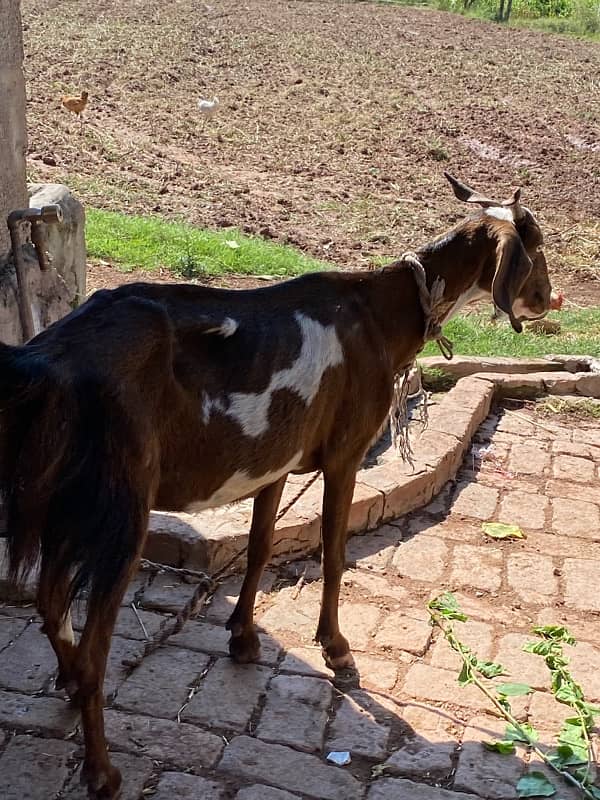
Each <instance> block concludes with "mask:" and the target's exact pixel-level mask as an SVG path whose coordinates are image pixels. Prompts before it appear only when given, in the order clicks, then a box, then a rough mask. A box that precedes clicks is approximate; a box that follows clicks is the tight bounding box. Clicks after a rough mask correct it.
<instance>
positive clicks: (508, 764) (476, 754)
mask: <svg viewBox="0 0 600 800" xmlns="http://www.w3.org/2000/svg"><path fill="white" fill-rule="evenodd" d="M505 729H506V723H505V722H504V720H500V719H496V718H494V717H488V716H480V717H476V718H475V719H472V720H471V721H470V723H469V727H468V728H467V729H466V730H465V733H464V737H463V741H462V747H461V751H460V754H459V757H458V766H457V768H456V774H455V776H454V788H455V789H459V790H460V791H463V792H476V793H477V794H480V795H481V796H482V797H485V798H489V800H512V798H516V797H517V790H516V783H517V781H518V780H519V778H520V777H521V774H522V773H523V771H524V763H523V761H522V760H521V756H522V750H521V748H519V749H518V751H517V754H515V755H501V754H500V753H494V752H490V751H489V750H486V748H485V747H484V746H483V744H482V742H484V741H493V740H495V739H502V738H504V731H505Z"/></svg>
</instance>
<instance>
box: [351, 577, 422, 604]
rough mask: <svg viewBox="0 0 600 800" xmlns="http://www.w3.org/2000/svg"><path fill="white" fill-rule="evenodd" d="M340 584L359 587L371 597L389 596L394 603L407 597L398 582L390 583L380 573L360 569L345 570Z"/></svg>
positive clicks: (406, 593)
mask: <svg viewBox="0 0 600 800" xmlns="http://www.w3.org/2000/svg"><path fill="white" fill-rule="evenodd" d="M342 585H343V586H344V587H345V586H356V587H360V589H364V590H366V592H367V594H368V595H371V596H373V597H391V598H392V599H393V600H395V601H396V603H401V602H402V601H404V600H406V599H408V592H407V591H406V589H404V588H403V587H402V586H398V582H396V583H392V582H391V581H389V580H388V579H387V578H385V577H383V576H382V575H377V574H376V573H373V572H366V571H365V570H361V569H353V570H347V571H346V572H345V573H344V577H343V578H342Z"/></svg>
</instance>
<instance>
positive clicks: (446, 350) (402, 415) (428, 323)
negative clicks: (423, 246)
mask: <svg viewBox="0 0 600 800" xmlns="http://www.w3.org/2000/svg"><path fill="white" fill-rule="evenodd" d="M400 262H401V263H403V264H406V265H408V266H409V267H410V268H411V269H412V271H413V275H414V276H415V281H416V284H417V289H418V291H419V301H420V303H421V308H422V309H423V316H424V317H425V331H424V335H423V338H424V340H425V342H430V341H435V342H437V345H438V347H439V348H440V352H441V354H442V355H443V356H444V358H445V359H447V360H448V361H450V359H451V358H452V355H453V352H452V342H451V341H450V340H449V339H448V338H446V336H444V334H443V333H442V323H441V321H440V320H441V315H442V305H443V302H444V287H445V281H444V279H443V278H440V277H439V276H438V277H437V278H436V279H435V280H434V282H433V284H432V287H431V291H430V290H429V289H428V288H427V276H426V275H425V269H424V268H423V265H422V264H421V262H420V261H419V259H418V257H417V255H416V253H412V252H408V253H404V254H403V255H402V256H401V257H400ZM411 367H412V364H409V365H408V366H407V367H405V369H404V370H403V371H402V372H398V373H397V374H396V375H395V376H394V389H393V395H392V404H391V406H390V411H389V420H390V433H391V437H392V445H393V447H394V449H395V450H396V452H397V453H398V454H399V456H400V458H401V459H402V460H403V461H407V462H408V463H409V464H410V465H411V467H412V466H414V457H413V456H414V454H413V450H412V446H411V443H410V437H409V435H408V423H409V417H408V391H409V375H410V369H411ZM421 393H422V394H423V395H424V399H423V405H422V412H421V422H422V424H423V428H425V427H426V426H427V394H426V392H424V391H423V389H421Z"/></svg>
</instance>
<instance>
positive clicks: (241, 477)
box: [184, 450, 302, 514]
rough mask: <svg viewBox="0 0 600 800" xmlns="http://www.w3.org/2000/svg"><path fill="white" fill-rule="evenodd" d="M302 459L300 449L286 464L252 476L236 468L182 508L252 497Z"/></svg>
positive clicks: (200, 508)
mask: <svg viewBox="0 0 600 800" xmlns="http://www.w3.org/2000/svg"><path fill="white" fill-rule="evenodd" d="M301 461H302V451H301V450H300V451H299V452H298V453H296V454H295V455H294V456H293V457H292V458H291V459H290V460H289V461H288V462H287V463H286V464H283V465H282V466H280V467H275V468H273V469H271V470H268V471H267V472H265V473H263V474H262V475H258V476H252V475H251V474H250V473H249V472H247V471H246V470H236V472H234V473H233V474H232V475H229V477H228V478H226V479H225V480H224V482H223V483H222V484H221V486H219V488H218V489H217V490H216V491H215V492H213V494H212V495H211V496H210V497H208V498H207V499H206V500H196V501H194V502H192V503H190V504H189V505H187V506H186V507H185V509H184V511H186V512H187V513H188V514H192V513H194V512H196V511H203V510H204V509H205V508H216V507H217V506H223V505H226V504H227V503H234V502H235V501H236V500H242V499H243V498H245V497H253V496H254V495H255V494H257V493H258V492H259V491H260V490H261V489H263V488H264V487H265V486H269V484H271V483H274V482H275V481H276V480H278V479H279V478H281V477H282V476H283V475H287V473H288V472H291V471H292V470H294V469H297V468H298V467H299V466H300V463H301Z"/></svg>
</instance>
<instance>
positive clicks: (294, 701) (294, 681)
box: [256, 675, 333, 753]
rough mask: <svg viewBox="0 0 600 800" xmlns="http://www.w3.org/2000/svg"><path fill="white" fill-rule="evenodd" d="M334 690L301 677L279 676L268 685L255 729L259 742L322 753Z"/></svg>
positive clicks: (329, 685)
mask: <svg viewBox="0 0 600 800" xmlns="http://www.w3.org/2000/svg"><path fill="white" fill-rule="evenodd" d="M332 697H333V689H332V686H331V684H330V683H329V681H323V680H320V679H319V678H307V677H304V676H301V675H278V676H277V677H275V678H273V680H272V681H271V683H270V684H269V692H268V694H267V701H266V703H265V707H264V709H263V712H262V715H261V718H260V722H259V723H258V727H257V729H256V735H257V736H258V738H259V739H264V740H265V741H267V742H276V743H278V744H286V745H289V746H290V747H294V748H296V749H297V750H305V751H306V752H309V753H313V752H320V751H321V749H322V747H323V738H324V736H325V725H326V724H327V709H328V708H329V706H330V705H331V702H332Z"/></svg>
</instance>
